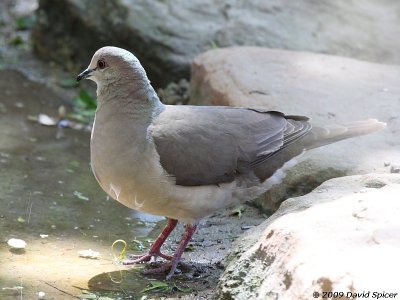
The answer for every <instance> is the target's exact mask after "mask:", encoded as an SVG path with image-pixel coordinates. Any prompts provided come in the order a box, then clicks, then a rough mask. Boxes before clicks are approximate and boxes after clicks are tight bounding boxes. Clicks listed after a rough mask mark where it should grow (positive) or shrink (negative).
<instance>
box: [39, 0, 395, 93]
mask: <svg viewBox="0 0 400 300" xmlns="http://www.w3.org/2000/svg"><path fill="white" fill-rule="evenodd" d="M399 10H400V2H399V1H397V0H383V1H374V0H360V1H348V0H337V1H309V0H302V1H290V0H285V1H277V0H270V1H246V0H236V1H231V0H222V1H220V0H192V1H186V0H169V1H164V0H157V1H156V0H154V1H147V0H109V1H101V2H100V4H99V1H97V0H58V1H53V0H40V9H39V18H38V25H37V27H36V30H35V32H34V45H35V50H36V52H37V53H38V54H39V55H40V56H42V57H44V58H46V59H51V60H55V61H57V62H59V63H61V64H63V65H64V66H69V67H73V68H75V69H77V65H78V67H79V68H81V67H83V66H86V65H87V63H88V60H89V58H90V57H91V56H92V54H93V52H94V51H95V50H96V49H97V48H99V47H100V46H104V45H108V44H113V45H116V46H121V47H125V48H128V49H129V50H132V51H134V52H135V53H136V54H137V55H138V57H139V58H140V59H141V60H142V61H143V63H144V65H145V67H146V69H147V70H148V71H149V73H150V79H152V80H153V81H154V82H155V83H156V84H157V85H160V84H161V85H164V84H165V83H166V82H170V81H173V80H177V79H180V78H181V77H188V76H189V72H190V71H189V68H190V61H191V59H192V58H193V57H194V56H195V55H197V54H199V53H201V52H203V51H205V50H207V49H210V48H213V47H227V46H232V45H253V46H267V47H271V48H283V49H294V50H308V51H313V52H321V53H331V54H338V55H344V56H350V57H356V58H360V59H366V60H372V61H378V62H390V63H400V39H397V38H395V37H396V36H400V27H399V26H398V24H399V22H400V15H399V14H398V12H399ZM75 71H76V70H75Z"/></svg>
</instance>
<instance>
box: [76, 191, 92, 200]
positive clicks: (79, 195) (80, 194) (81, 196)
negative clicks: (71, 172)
mask: <svg viewBox="0 0 400 300" xmlns="http://www.w3.org/2000/svg"><path fill="white" fill-rule="evenodd" d="M74 196H75V197H77V198H78V199H81V200H84V201H89V197H86V196H84V195H83V194H82V193H81V192H78V191H75V192H74Z"/></svg>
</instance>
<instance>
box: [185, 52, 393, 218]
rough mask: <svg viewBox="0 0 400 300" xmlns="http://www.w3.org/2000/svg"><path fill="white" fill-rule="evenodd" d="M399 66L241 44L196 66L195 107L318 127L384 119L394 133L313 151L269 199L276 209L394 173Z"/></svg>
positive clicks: (388, 131) (266, 199) (265, 204)
mask: <svg viewBox="0 0 400 300" xmlns="http://www.w3.org/2000/svg"><path fill="white" fill-rule="evenodd" d="M399 78H400V69H399V67H398V66H394V65H393V66H392V65H383V64H376V63H370V62H364V61H358V60H354V59H350V58H344V57H335V56H329V55H323V54H314V53H305V52H293V51H285V50H273V49H267V48H259V47H234V48H226V49H217V50H211V51H208V52H206V53H204V54H202V55H200V56H198V57H196V59H195V60H194V62H193V65H192V79H191V100H190V102H191V104H200V105H203V104H206V105H210V104H212V105H231V106H242V107H254V108H263V109H269V110H278V111H282V112H284V113H285V114H292V115H305V116H308V117H310V118H311V119H312V120H311V121H312V123H313V124H314V125H315V126H318V125H328V124H340V123H348V122H351V121H356V120H363V119H368V118H377V119H379V120H380V121H383V122H387V128H385V129H384V130H382V131H379V132H376V133H373V134H371V135H368V136H363V137H358V138H354V139H350V140H346V141H341V142H338V143H335V144H332V145H329V146H325V147H321V148H318V149H315V150H312V151H309V152H308V153H307V154H306V155H305V156H304V157H303V158H302V162H300V163H299V164H298V165H297V166H295V167H294V168H292V169H291V170H290V171H289V172H288V174H287V176H286V178H285V180H284V182H283V184H281V185H279V186H275V187H274V188H272V189H271V190H270V191H269V192H267V194H266V195H265V196H264V197H262V198H261V200H260V201H259V204H260V205H261V206H262V207H263V208H264V209H265V210H272V211H274V210H276V208H277V207H278V205H279V203H280V202H281V201H282V200H284V199H286V198H288V197H291V196H298V195H303V194H306V193H307V192H309V191H311V190H312V189H314V188H315V187H316V186H318V185H319V184H321V183H322V182H324V181H325V180H327V179H330V178H333V177H338V176H344V175H354V174H361V173H369V172H384V173H389V172H390V166H391V165H392V166H393V165H396V164H397V165H398V164H399V159H400V156H399V153H400V152H399V151H400V139H399V138H398V136H399V133H400V117H399V114H398V111H399V107H400V98H399V95H400V86H399Z"/></svg>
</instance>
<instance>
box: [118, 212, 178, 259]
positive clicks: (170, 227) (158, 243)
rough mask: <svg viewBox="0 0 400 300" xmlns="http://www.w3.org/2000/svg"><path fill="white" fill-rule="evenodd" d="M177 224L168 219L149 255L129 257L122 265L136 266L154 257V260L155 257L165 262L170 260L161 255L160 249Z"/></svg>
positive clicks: (168, 256) (167, 256) (169, 257)
mask: <svg viewBox="0 0 400 300" xmlns="http://www.w3.org/2000/svg"><path fill="white" fill-rule="evenodd" d="M177 223H178V221H177V220H174V219H168V223H167V225H165V228H164V229H163V231H162V232H161V233H160V235H159V236H158V237H157V239H156V241H155V242H154V244H153V245H152V246H151V248H150V251H149V253H147V254H142V255H130V256H129V258H128V259H126V260H124V261H123V262H122V264H124V265H133V264H138V263H142V262H147V261H150V260H151V259H152V258H153V257H154V259H156V258H157V257H162V258H164V259H166V260H172V256H170V255H166V254H163V253H161V251H160V248H161V246H162V245H163V244H164V242H165V240H166V239H167V237H168V236H169V235H170V233H171V232H172V230H174V228H175V227H176V224H177Z"/></svg>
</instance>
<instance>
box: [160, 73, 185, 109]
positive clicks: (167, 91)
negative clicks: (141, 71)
mask: <svg viewBox="0 0 400 300" xmlns="http://www.w3.org/2000/svg"><path fill="white" fill-rule="evenodd" d="M189 91H190V83H189V81H187V80H186V79H184V78H182V79H181V80H179V82H177V83H175V82H171V83H169V84H168V85H167V86H166V87H165V88H163V89H162V88H160V89H158V90H157V94H158V96H159V97H160V100H161V101H162V102H163V103H164V104H169V105H176V104H179V105H181V104H187V103H188V102H189V94H190V92H189Z"/></svg>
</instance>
